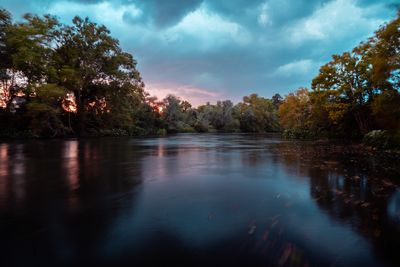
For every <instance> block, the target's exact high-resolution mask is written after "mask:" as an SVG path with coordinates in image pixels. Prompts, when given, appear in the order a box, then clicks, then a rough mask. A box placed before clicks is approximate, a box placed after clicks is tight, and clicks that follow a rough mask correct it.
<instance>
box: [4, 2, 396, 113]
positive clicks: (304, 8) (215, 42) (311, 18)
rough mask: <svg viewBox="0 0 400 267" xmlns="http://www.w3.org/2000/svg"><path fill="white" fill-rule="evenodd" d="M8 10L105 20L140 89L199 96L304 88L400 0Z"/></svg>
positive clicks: (197, 100) (21, 6)
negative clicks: (131, 61)
mask: <svg viewBox="0 0 400 267" xmlns="http://www.w3.org/2000/svg"><path fill="white" fill-rule="evenodd" d="M0 7H2V8H6V9H7V10H9V11H10V12H11V13H12V14H13V16H14V19H16V20H20V19H21V16H22V15H23V14H24V13H27V12H30V13H34V14H52V15H55V16H57V17H58V18H59V20H60V21H61V22H64V23H71V20H72V18H73V17H74V16H75V15H78V16H81V17H89V18H90V19H91V20H92V21H95V22H97V23H99V24H104V25H105V26H107V27H108V28H109V29H110V30H111V34H112V36H113V37H115V38H117V39H119V40H120V44H121V47H122V48H123V49H124V50H125V51H126V52H129V53H131V54H133V56H134V58H135V59H136V60H137V61H138V66H137V67H138V69H139V71H140V72H141V74H142V77H143V79H144V82H145V84H146V90H147V91H148V92H149V93H150V94H152V95H156V96H158V97H159V98H163V97H165V96H166V95H167V94H175V95H177V96H180V97H181V98H182V99H185V100H189V101H191V102H192V103H193V104H194V105H199V104H202V103H205V102H207V101H209V102H211V103H215V102H216V101H217V100H225V99H231V100H233V101H234V102H235V103H236V102H238V101H240V100H241V99H242V97H243V96H245V95H249V94H251V93H257V94H259V95H261V96H264V97H271V96H272V95H274V94H275V93H280V94H281V95H282V96H284V95H285V94H287V93H289V92H292V91H294V90H296V89H297V88H298V87H310V84H311V80H312V78H313V77H315V76H316V75H317V73H318V69H319V67H320V66H321V65H323V64H325V63H326V62H328V61H329V60H330V58H331V55H332V54H338V53H342V52H344V51H349V50H351V49H352V48H353V47H354V46H356V45H357V44H359V43H360V42H361V41H363V40H366V38H368V37H369V36H371V35H373V33H374V31H375V30H377V29H378V28H379V26H380V25H383V24H384V23H385V22H388V21H390V20H392V19H393V18H394V17H395V16H396V12H397V11H396V10H397V8H399V7H400V0H229V1H228V0H0Z"/></svg>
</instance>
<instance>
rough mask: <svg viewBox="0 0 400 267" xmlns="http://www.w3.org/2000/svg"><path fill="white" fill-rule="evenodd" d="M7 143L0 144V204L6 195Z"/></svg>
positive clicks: (1, 204)
mask: <svg viewBox="0 0 400 267" xmlns="http://www.w3.org/2000/svg"><path fill="white" fill-rule="evenodd" d="M9 164H10V163H9V159H8V144H0V206H3V205H4V204H5V200H6V199H7V195H8V190H7V189H8V188H7V186H8V179H7V177H6V176H7V175H8V169H9Z"/></svg>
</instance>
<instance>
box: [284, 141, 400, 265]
mask: <svg viewBox="0 0 400 267" xmlns="http://www.w3.org/2000/svg"><path fill="white" fill-rule="evenodd" d="M276 149H277V153H279V154H280V156H281V160H282V161H283V162H284V163H285V165H287V168H288V169H289V170H290V171H294V170H296V169H297V171H298V172H299V173H304V174H306V173H307V174H308V176H309V177H310V186H311V188H310V193H311V196H312V197H313V199H314V200H315V202H316V203H317V204H318V206H319V207H320V208H321V209H323V210H324V211H326V213H327V214H329V215H330V216H331V217H332V218H334V219H335V220H338V221H340V222H341V223H345V224H349V225H351V226H352V228H353V229H355V230H356V231H357V232H358V233H359V234H361V235H362V236H364V237H367V238H368V239H370V240H371V243H372V244H373V245H374V248H375V250H376V252H377V254H378V255H384V257H383V258H390V259H391V260H392V261H394V262H396V263H400V255H399V254H398V252H397V249H398V248H399V247H400V189H399V181H398V180H396V179H398V178H399V172H400V168H399V166H395V165H396V162H399V161H396V160H393V158H391V157H396V156H395V155H394V156H391V155H384V157H385V158H379V156H378V157H372V156H371V154H370V153H369V152H368V151H363V150H361V149H359V150H357V148H356V149H355V148H354V147H349V146H339V145H336V146H335V145H328V144H319V145H305V144H303V145H301V144H298V145H293V144H280V145H279V146H278V147H277V148H276ZM381 156H382V155H381Z"/></svg>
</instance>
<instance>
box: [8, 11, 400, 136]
mask: <svg viewBox="0 0 400 267" xmlns="http://www.w3.org/2000/svg"><path fill="white" fill-rule="evenodd" d="M399 86H400V14H399V15H398V16H397V18H396V19H394V20H393V21H391V22H390V23H387V24H385V25H383V26H382V27H380V29H378V31H376V33H375V35H374V36H373V37H371V38H369V39H368V40H367V41H366V42H363V43H361V44H360V45H359V46H357V47H356V48H354V49H353V50H352V51H351V52H346V53H343V54H342V55H334V56H333V59H332V61H331V62H329V63H327V64H326V65H324V66H322V67H321V69H320V71H319V74H318V76H317V77H315V78H314V79H313V81H312V88H311V90H308V89H306V88H300V89H298V90H297V91H295V92H294V93H291V94H289V95H287V96H286V97H285V98H282V97H281V96H280V95H279V94H275V95H274V96H273V97H272V98H271V99H268V98H264V97H260V96H258V95H256V94H252V95H250V96H246V97H244V98H243V101H242V102H241V103H238V104H236V105H234V104H233V103H232V102H231V101H230V100H226V101H220V102H217V104H215V105H213V104H209V103H207V104H205V105H202V106H199V107H197V108H193V107H192V106H191V104H190V103H189V102H187V101H183V100H181V99H180V98H179V97H177V96H173V95H169V96H167V97H166V98H165V99H163V100H161V101H159V100H157V99H156V98H155V97H151V96H149V94H148V93H146V91H145V90H144V83H143V82H142V79H141V77H140V73H139V72H138V70H137V69H136V61H135V60H134V58H133V57H132V55H130V54H128V53H126V52H124V51H122V49H121V48H120V46H119V42H118V40H116V39H114V38H112V37H111V36H110V32H109V30H108V29H107V28H106V27H105V26H102V25H97V24H96V23H94V22H91V21H90V20H88V19H82V18H79V17H75V18H74V19H73V21H72V24H70V25H66V24H62V23H60V22H59V21H58V20H57V19H56V18H55V17H53V16H50V15H46V16H42V17H41V16H35V15H31V14H27V15H25V16H24V20H23V21H22V22H18V23H16V22H13V20H12V18H11V15H10V13H9V12H7V11H6V10H0V122H1V129H0V136H3V137H6V136H9V137H14V136H16V137H18V136H27V137H29V136H40V137H52V136H88V135H89V136H90V135H92V136H97V135H113V136H123V135H145V134H164V133H172V132H209V131H221V132H232V131H233V132H235V131H242V132H258V133H262V132H271V131H283V133H284V135H285V136H286V137H289V138H320V137H351V138H361V137H363V136H364V135H366V134H367V133H369V132H371V131H372V130H382V131H380V132H377V131H375V132H374V134H375V135H376V134H378V135H385V136H386V135H387V134H389V135H390V136H395V135H396V132H398V130H399V128H400V94H399Z"/></svg>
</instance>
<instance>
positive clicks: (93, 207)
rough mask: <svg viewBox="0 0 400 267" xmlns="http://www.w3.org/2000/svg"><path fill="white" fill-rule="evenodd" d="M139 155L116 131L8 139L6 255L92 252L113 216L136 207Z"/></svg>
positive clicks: (67, 256)
mask: <svg viewBox="0 0 400 267" xmlns="http://www.w3.org/2000/svg"><path fill="white" fill-rule="evenodd" d="M2 149H3V150H4V147H2ZM140 157H142V156H141V154H139V153H135V150H134V149H127V148H126V144H124V143H123V142H113V141H112V140H111V139H110V140H86V141H83V140H81V141H79V142H78V141H76V140H71V141H63V142H60V141H47V142H29V143H24V144H17V145H14V144H10V145H8V147H7V151H6V152H4V151H3V152H2V161H1V162H2V163H1V164H2V167H4V169H3V171H2V173H1V174H2V175H1V181H2V183H3V184H4V186H5V187H6V189H4V190H3V189H2V191H1V192H0V194H1V202H2V205H0V222H2V223H1V227H0V234H1V236H2V245H1V247H0V249H2V251H3V252H5V255H7V256H8V257H7V258H6V259H5V262H7V261H8V260H9V261H10V262H13V263H15V264H16V265H19V264H20V265H24V264H25V263H28V262H30V261H34V262H49V261H50V262H51V261H52V260H57V261H58V260H62V261H65V262H66V263H68V260H74V259H86V258H90V257H93V254H94V253H96V252H95V250H96V246H97V243H98V242H99V241H100V240H101V238H104V236H103V235H104V233H105V232H106V230H107V228H108V227H109V226H110V225H111V223H112V221H114V220H115V219H116V218H118V216H121V215H123V214H124V212H130V210H131V209H132V208H133V204H134V203H135V202H134V201H133V198H134V197H135V192H134V191H135V190H133V188H134V187H135V186H136V185H137V184H139V183H141V169H140V168H141V167H140ZM16 181H18V182H16ZM16 192H18V193H16ZM3 246H4V247H3ZM18 255H24V257H20V256H18Z"/></svg>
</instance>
